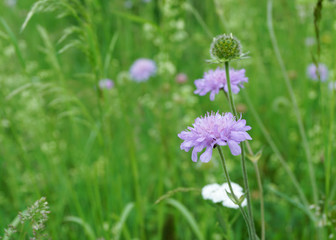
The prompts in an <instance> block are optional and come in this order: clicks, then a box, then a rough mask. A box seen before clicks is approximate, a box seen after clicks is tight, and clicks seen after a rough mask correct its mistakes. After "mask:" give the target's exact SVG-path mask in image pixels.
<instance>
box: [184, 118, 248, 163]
mask: <svg viewBox="0 0 336 240" xmlns="http://www.w3.org/2000/svg"><path fill="white" fill-rule="evenodd" d="M250 129H251V127H250V126H246V121H245V120H244V119H239V120H236V119H235V118H234V116H233V115H232V113H225V114H224V115H223V114H222V115H221V114H219V113H218V112H217V113H211V114H209V113H208V114H207V115H206V116H204V117H199V118H196V120H195V123H194V124H193V127H188V130H186V131H182V132H181V133H179V134H178V137H179V138H181V139H182V140H184V142H183V143H182V144H181V150H184V151H186V152H188V151H189V150H190V149H191V148H194V149H193V151H192V155H191V156H192V157H191V159H192V160H193V161H194V162H197V159H198V157H197V153H198V152H201V151H202V150H203V149H204V148H206V150H205V152H204V153H203V154H202V155H201V156H200V160H201V162H209V161H210V159H211V156H212V149H213V148H214V146H215V145H219V146H225V145H228V146H229V148H230V151H231V153H232V154H233V155H239V154H240V153H241V148H240V146H239V143H240V142H242V141H245V140H251V139H252V138H251V136H250V135H249V134H248V133H247V132H246V131H248V130H250Z"/></svg>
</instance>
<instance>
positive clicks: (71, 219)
mask: <svg viewBox="0 0 336 240" xmlns="http://www.w3.org/2000/svg"><path fill="white" fill-rule="evenodd" d="M64 221H66V222H73V223H77V224H79V225H80V226H82V227H83V228H84V231H85V233H86V235H87V236H88V237H89V239H91V240H95V239H96V236H95V234H94V232H93V230H92V228H91V227H90V225H89V224H87V223H86V222H85V221H84V220H82V219H81V218H79V217H75V216H68V217H65V218H64Z"/></svg>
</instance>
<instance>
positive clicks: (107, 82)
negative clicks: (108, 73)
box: [99, 79, 114, 89]
mask: <svg viewBox="0 0 336 240" xmlns="http://www.w3.org/2000/svg"><path fill="white" fill-rule="evenodd" d="M99 87H100V89H111V88H113V87H114V82H113V81H112V80H111V79H102V80H100V81H99Z"/></svg>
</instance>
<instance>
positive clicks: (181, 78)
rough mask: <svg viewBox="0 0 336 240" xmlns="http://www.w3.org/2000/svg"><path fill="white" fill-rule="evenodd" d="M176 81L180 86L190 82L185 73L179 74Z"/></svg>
mask: <svg viewBox="0 0 336 240" xmlns="http://www.w3.org/2000/svg"><path fill="white" fill-rule="evenodd" d="M175 81H176V82H177V83H180V84H183V83H186V82H187V81H188V76H187V74H185V73H179V74H177V75H176V77H175Z"/></svg>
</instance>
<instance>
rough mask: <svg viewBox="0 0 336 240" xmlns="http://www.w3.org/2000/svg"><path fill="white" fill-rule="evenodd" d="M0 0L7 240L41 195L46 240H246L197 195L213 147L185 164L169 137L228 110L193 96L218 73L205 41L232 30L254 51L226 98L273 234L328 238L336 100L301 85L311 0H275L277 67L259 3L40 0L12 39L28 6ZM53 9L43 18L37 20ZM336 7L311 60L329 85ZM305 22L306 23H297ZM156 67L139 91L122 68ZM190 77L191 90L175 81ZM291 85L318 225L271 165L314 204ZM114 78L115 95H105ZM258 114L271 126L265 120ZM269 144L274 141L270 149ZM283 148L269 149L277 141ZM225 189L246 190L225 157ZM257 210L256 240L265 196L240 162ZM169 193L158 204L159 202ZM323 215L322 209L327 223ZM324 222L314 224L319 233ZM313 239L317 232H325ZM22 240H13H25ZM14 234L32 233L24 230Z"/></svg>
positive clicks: (237, 223) (210, 173) (210, 178)
mask: <svg viewBox="0 0 336 240" xmlns="http://www.w3.org/2000/svg"><path fill="white" fill-rule="evenodd" d="M4 2H5V1H1V2H0V50H1V53H2V54H1V55H0V106H1V107H0V236H3V235H4V229H5V228H7V225H8V224H10V223H11V222H12V221H13V220H14V219H15V218H16V216H17V215H18V212H20V211H21V212H22V211H24V210H25V209H26V208H27V207H28V206H30V205H32V204H33V203H34V202H35V201H36V200H38V199H40V198H41V197H42V196H45V197H46V198H47V201H48V202H49V206H50V211H51V213H50V215H49V220H48V222H47V224H46V230H45V232H46V233H48V235H49V236H50V237H51V238H52V239H98V238H104V239H151V240H152V239H153V240H155V239H247V229H246V227H245V223H244V220H243V218H242V217H241V216H240V215H237V211H236V210H233V209H228V208H220V207H218V206H215V205H213V204H211V203H210V202H207V201H204V200H203V199H202V197H201V195H200V191H199V190H201V188H202V187H203V186H204V185H206V184H208V183H212V182H218V183H221V182H224V181H225V178H224V174H223V171H222V168H221V166H220V158H219V155H218V153H217V152H216V151H214V154H213V158H212V160H211V161H210V162H209V163H207V164H204V163H202V164H201V163H193V162H192V161H191V153H190V152H189V153H186V152H184V151H181V150H180V144H181V140H180V139H179V138H178V137H177V134H178V133H179V132H181V131H182V130H184V129H185V128H186V127H187V126H190V125H191V124H192V123H193V121H194V119H195V118H196V117H198V116H200V115H204V114H205V113H206V112H208V111H220V112H226V111H229V109H230V106H229V104H228V103H227V101H226V99H225V96H224V95H223V94H222V95H221V94H219V95H217V96H216V99H215V101H213V102H211V101H210V100H209V96H208V95H206V96H204V97H200V96H198V95H195V94H194V93H193V91H194V89H195V86H194V84H193V81H194V80H195V79H198V78H201V77H202V76H203V72H204V71H206V70H208V69H211V68H215V67H216V65H210V64H207V63H206V61H205V60H206V59H209V46H210V43H211V41H212V38H213V37H214V36H216V35H218V34H222V33H224V32H226V33H230V32H232V33H233V34H234V35H235V36H237V37H238V38H239V39H240V41H241V43H242V45H243V51H244V52H249V56H250V58H248V59H246V60H242V61H237V62H234V63H232V64H231V66H232V67H234V68H245V69H246V74H247V76H248V77H249V83H248V84H246V85H245V88H244V90H243V91H244V93H243V92H240V93H239V94H238V95H235V102H236V105H238V104H239V105H240V106H242V104H243V105H245V107H246V108H247V111H246V113H244V115H243V116H244V118H245V119H246V120H247V123H248V125H250V126H252V130H251V131H250V133H251V136H252V138H253V140H252V141H250V144H251V147H252V149H253V151H254V152H258V151H259V150H261V149H262V150H263V151H262V152H263V153H262V156H261V158H260V159H259V162H258V166H259V170H260V173H261V178H262V183H263V190H264V199H265V221H266V239H272V240H273V239H274V240H277V239H279V240H280V239H281V240H282V239H328V236H329V235H330V234H334V236H336V234H335V232H336V230H335V228H336V224H335V221H336V205H335V204H336V203H335V194H336V193H335V192H336V182H335V178H334V177H333V176H334V175H335V174H336V169H335V167H334V166H335V147H336V141H335V139H336V136H335V133H334V131H335V121H336V120H335V117H334V116H335V105H336V104H335V99H336V97H335V91H330V90H329V89H328V83H329V82H327V83H322V84H319V83H317V82H313V81H311V80H310V79H308V77H307V76H306V67H307V65H308V64H310V63H311V62H312V61H313V57H314V58H316V57H318V56H317V47H316V45H314V46H311V47H309V46H306V45H305V39H306V38H307V37H315V33H314V14H313V11H314V6H315V5H316V1H313V0H295V1H294V0H282V1H275V0H274V1H273V9H272V13H273V16H272V21H273V28H274V33H275V37H276V41H277V43H278V48H279V51H280V54H281V57H282V59H283V62H284V65H285V68H286V72H283V71H282V70H281V67H280V65H279V62H278V59H277V56H276V53H275V48H274V42H272V39H271V37H270V32H269V25H268V24H267V20H268V19H267V1H266V0H265V1H259V0H249V1H243V0H227V1H219V0H211V1H198V0H189V1H186V0H165V1H159V0H152V1H151V2H150V3H143V2H142V1H140V0H139V1H133V7H132V8H131V9H127V8H125V7H124V2H125V1H122V0H118V1H117V0H115V1H107V0H83V1H80V0H59V1H54V0H44V1H40V2H42V3H43V4H44V5H43V4H42V5H41V6H43V8H41V9H35V10H40V12H39V11H36V13H35V14H33V15H32V17H31V19H30V20H29V22H26V23H27V25H25V28H24V29H23V30H21V28H22V26H23V23H24V22H25V20H26V17H27V15H29V13H33V12H30V10H31V9H32V6H33V4H34V2H35V1H32V0H25V1H18V3H17V5H16V6H15V7H9V6H7V5H6V4H5V3H4ZM45 11H47V12H45ZM335 12H336V4H335V3H332V1H327V0H325V1H324V2H323V8H322V17H321V22H320V29H319V31H320V32H319V33H320V38H321V54H320V60H319V61H320V62H323V63H325V64H326V65H327V66H328V68H329V71H330V72H329V73H330V74H329V79H328V81H335V80H336V72H335V69H336V57H335V56H336V47H335V42H336V20H335V17H334V15H335ZM303 13H304V17H300V14H303ZM141 57H146V58H152V59H154V60H155V61H156V62H157V64H158V66H159V71H158V74H157V75H156V76H155V77H152V78H151V79H150V80H149V81H148V82H145V83H141V84H139V83H136V82H133V81H131V80H129V78H128V70H129V68H130V66H131V65H132V63H133V61H134V60H136V59H137V58H141ZM179 72H184V73H186V74H187V75H188V77H189V80H188V82H187V83H186V84H183V85H181V84H178V83H176V82H175V75H176V74H177V73H179ZM286 75H287V76H288V77H289V81H290V84H291V85H292V87H293V91H294V95H295V98H296V100H297V104H298V109H299V113H300V115H301V116H302V121H303V126H304V133H305V134H306V136H307V141H308V148H309V152H310V153H311V159H312V169H313V171H314V172H315V175H316V185H317V193H318V199H319V200H321V201H320V202H319V205H320V207H321V213H324V214H326V215H327V216H328V218H327V223H328V224H327V225H326V226H323V227H320V228H318V227H317V226H316V224H317V223H316V222H315V223H314V221H313V220H312V219H311V218H310V217H311V215H309V214H307V212H309V211H310V210H307V206H305V203H304V202H302V199H301V198H300V196H299V195H298V191H297V189H296V188H295V186H294V185H293V183H292V181H291V179H290V177H289V176H288V172H287V171H286V170H285V168H284V165H283V164H281V162H280V161H279V156H280V157H282V158H283V160H284V161H285V162H286V163H287V164H288V166H289V169H290V170H291V171H293V174H294V175H295V177H296V179H297V180H298V183H299V184H300V189H301V191H302V192H303V194H304V195H305V197H306V198H307V200H308V205H311V204H314V196H313V189H312V185H311V182H310V176H309V169H308V165H307V157H306V154H305V149H304V144H303V141H302V134H300V131H299V126H298V123H297V118H296V115H297V113H298V111H295V108H293V104H292V101H291V97H290V95H289V92H288V90H287V88H286V83H285V80H284V76H286ZM102 78H111V79H113V80H114V82H115V87H114V88H113V89H112V90H103V91H101V90H98V89H99V88H97V86H98V85H97V84H98V81H99V80H100V79H102ZM256 116H257V117H259V118H260V120H261V122H262V124H263V126H264V128H265V129H264V130H265V131H266V132H267V134H266V135H265V131H264V130H263V129H262V127H261V126H260V122H258V120H257V118H256ZM270 138H271V141H273V142H274V145H273V146H272V144H271V143H270ZM274 146H275V148H276V149H278V152H275V151H274V150H275V148H274ZM223 150H224V153H225V156H226V161H227V164H228V169H229V172H230V177H231V179H232V181H234V182H237V183H239V184H240V185H243V178H242V174H241V169H240V159H239V157H233V156H232V155H231V154H229V151H228V149H224V148H223ZM247 170H248V176H249V182H250V189H251V191H252V203H253V214H254V218H255V224H256V229H257V233H258V234H259V235H260V226H261V220H260V205H259V203H260V198H259V194H258V193H259V192H258V183H257V178H256V176H255V172H254V168H253V164H251V162H250V161H247ZM178 188H181V189H192V190H190V191H184V190H181V189H180V190H178V191H175V192H174V193H173V194H171V195H169V197H168V198H165V199H163V200H162V201H160V202H159V203H158V204H155V201H156V200H157V199H159V198H160V197H161V196H163V195H164V194H166V193H167V192H169V191H173V190H174V189H178ZM320 217H321V216H317V218H320ZM318 229H320V231H318ZM318 234H320V235H318ZM19 236H20V234H16V235H13V239H20V237H19ZM21 239H28V236H27V235H24V236H21Z"/></svg>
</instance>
